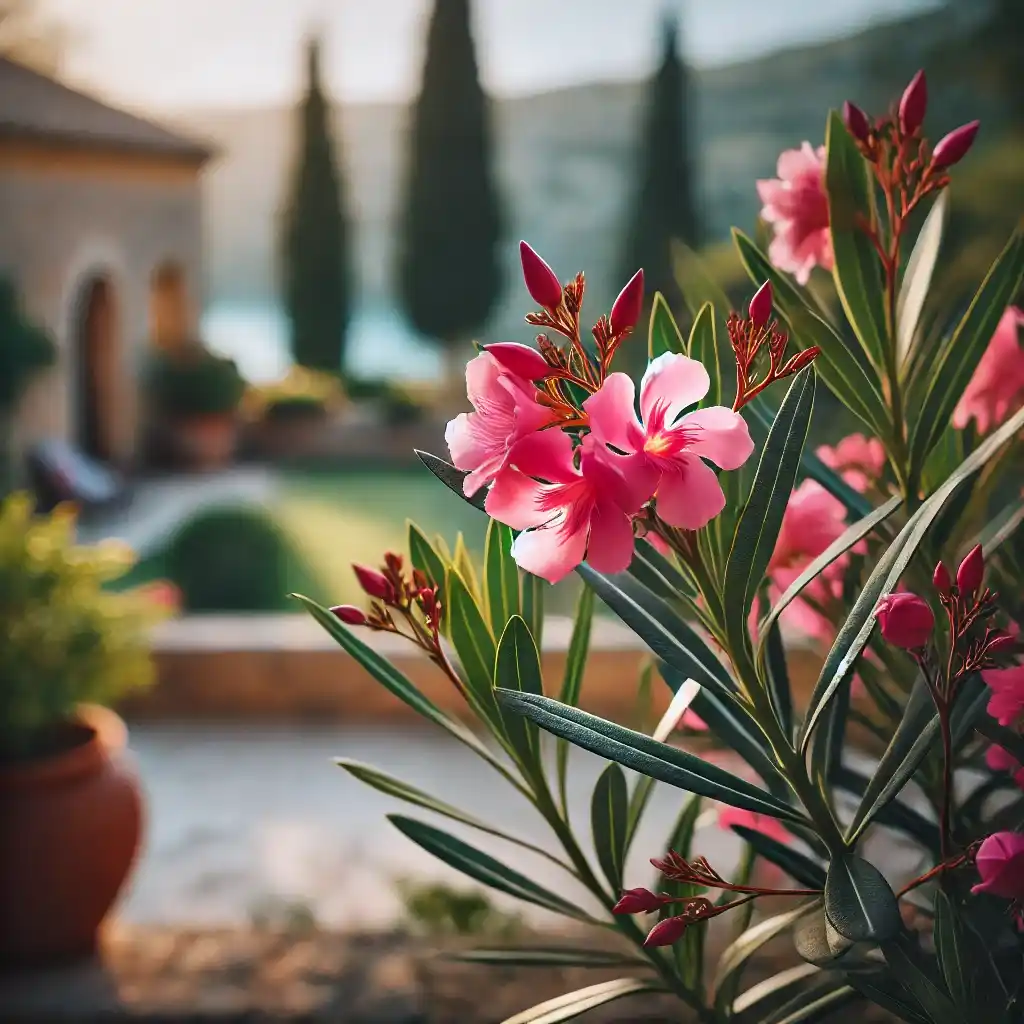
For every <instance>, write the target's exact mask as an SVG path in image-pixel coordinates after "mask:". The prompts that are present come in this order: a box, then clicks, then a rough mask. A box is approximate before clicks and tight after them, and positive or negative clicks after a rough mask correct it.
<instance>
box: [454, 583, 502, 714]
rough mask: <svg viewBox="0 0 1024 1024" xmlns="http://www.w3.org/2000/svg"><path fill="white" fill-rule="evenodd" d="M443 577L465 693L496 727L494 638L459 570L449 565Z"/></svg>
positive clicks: (477, 710)
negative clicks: (445, 583)
mask: <svg viewBox="0 0 1024 1024" xmlns="http://www.w3.org/2000/svg"><path fill="white" fill-rule="evenodd" d="M447 578H448V585H447V587H446V590H447V592H448V631H449V635H450V636H451V641H452V646H453V647H454V648H455V653H456V654H457V655H458V659H459V665H460V667H461V669H462V677H463V682H464V683H465V685H466V691H467V696H468V698H469V700H470V702H471V703H472V705H473V708H474V710H475V711H476V712H477V714H479V715H480V717H481V718H482V719H483V720H484V721H485V722H487V723H489V724H490V725H491V726H494V727H496V728H499V729H500V715H499V713H498V708H497V705H496V704H495V703H494V692H493V690H494V651H495V648H494V638H493V637H492V636H491V630H490V627H489V626H488V624H487V622H486V620H485V619H484V617H483V613H482V612H481V611H480V608H479V606H478V605H477V603H476V599H475V598H474V597H473V595H472V594H471V593H470V591H469V588H468V587H467V586H466V583H465V582H464V581H463V579H462V576H461V575H460V573H458V572H457V571H456V570H455V569H454V568H452V569H450V570H449V571H448V577H447Z"/></svg>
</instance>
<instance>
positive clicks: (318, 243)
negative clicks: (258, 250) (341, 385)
mask: <svg viewBox="0 0 1024 1024" xmlns="http://www.w3.org/2000/svg"><path fill="white" fill-rule="evenodd" d="M307 60H308V72H307V75H308V78H307V83H306V95H305V97H304V98H303V101H302V104H301V106H300V108H299V117H298V120H299V132H298V134H299V149H298V158H297V162H296V166H295V171H294V176H293V178H292V185H291V193H290V198H289V200H288V206H287V209H286V211H285V215H284V231H283V237H282V277H283V285H284V300H285V308H286V309H287V310H288V317H289V320H290V322H291V350H292V356H293V358H294V359H295V362H296V363H298V364H299V365H300V366H306V367H309V368H310V369H313V370H323V371H325V372H327V373H338V372H339V371H340V370H341V368H342V367H343V365H344V357H345V330H346V328H347V326H348V321H349V313H350V308H351V303H352V292H353V288H352V279H351V272H350V266H349V259H348V224H347V221H346V218H345V214H344V206H343V200H342V191H343V190H342V182H341V174H340V172H339V169H338V163H337V159H336V156H335V146H334V139H333V137H332V134H331V129H330V105H329V103H328V101H327V97H326V96H325V95H324V91H323V84H322V82H321V80H320V43H319V41H318V40H312V41H311V42H310V43H309V50H308V54H307Z"/></svg>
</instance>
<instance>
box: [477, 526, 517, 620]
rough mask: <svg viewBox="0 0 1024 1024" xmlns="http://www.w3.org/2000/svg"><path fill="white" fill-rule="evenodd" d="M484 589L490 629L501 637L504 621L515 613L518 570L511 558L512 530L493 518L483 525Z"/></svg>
mask: <svg viewBox="0 0 1024 1024" xmlns="http://www.w3.org/2000/svg"><path fill="white" fill-rule="evenodd" d="M484 589H485V592H486V594H487V611H488V614H489V616H490V620H491V629H492V631H493V633H494V635H495V636H501V634H502V631H503V630H504V629H505V624H506V623H507V622H508V620H509V619H510V618H512V616H513V615H518V614H519V568H518V566H517V565H516V563H515V561H514V560H513V558H512V531H511V530H510V529H509V528H508V527H507V526H505V525H503V524H502V523H499V522H498V521H497V519H492V520H491V521H490V523H488V525H487V540H486V543H485V545H484Z"/></svg>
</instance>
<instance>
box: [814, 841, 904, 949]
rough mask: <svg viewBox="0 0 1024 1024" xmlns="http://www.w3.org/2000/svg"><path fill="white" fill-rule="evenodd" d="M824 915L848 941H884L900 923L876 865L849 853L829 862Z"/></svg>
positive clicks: (887, 888) (887, 887) (894, 897)
mask: <svg viewBox="0 0 1024 1024" xmlns="http://www.w3.org/2000/svg"><path fill="white" fill-rule="evenodd" d="M825 914H826V915H827V917H828V919H829V921H830V922H831V923H832V926H833V927H834V928H835V929H836V931H837V932H839V934H840V935H842V936H844V937H845V938H847V939H849V940H850V941H851V942H886V941H887V940H888V939H891V938H892V937H893V936H894V935H896V934H897V933H898V932H899V930H900V928H901V927H902V925H903V922H902V920H901V918H900V910H899V906H898V905H897V903H896V896H895V894H894V893H893V891H892V889H890V888H889V883H888V882H887V881H886V880H885V879H884V878H883V877H882V874H881V873H880V872H879V870H878V868H876V867H875V866H874V865H873V864H871V863H869V862H868V861H866V860H864V858H863V857H858V856H857V855H856V854H852V853H848V854H845V855H843V856H841V857H835V858H834V859H833V860H832V863H831V864H829V868H828V878H827V880H826V882H825Z"/></svg>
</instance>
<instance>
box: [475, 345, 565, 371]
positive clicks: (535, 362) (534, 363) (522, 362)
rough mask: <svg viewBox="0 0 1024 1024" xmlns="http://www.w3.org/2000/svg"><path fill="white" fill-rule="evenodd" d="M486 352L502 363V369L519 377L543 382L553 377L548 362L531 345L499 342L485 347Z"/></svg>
mask: <svg viewBox="0 0 1024 1024" xmlns="http://www.w3.org/2000/svg"><path fill="white" fill-rule="evenodd" d="M484 351H485V352H490V354H491V355H492V356H494V358H495V359H497V360H498V362H499V363H501V366H502V369H504V370H508V372H509V373H513V374H515V375H516V376H517V377H523V378H525V379H526V380H543V379H544V378H545V377H550V376H551V367H550V366H549V365H548V362H547V360H546V359H545V358H544V357H543V356H542V355H541V354H540V353H539V352H538V351H537V350H536V349H535V348H530V346H529V345H520V344H519V342H517V341H499V342H498V343H497V344H494V345H484Z"/></svg>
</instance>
